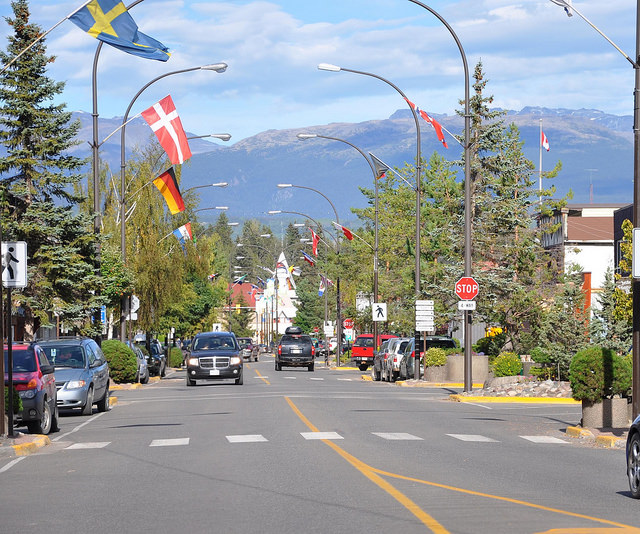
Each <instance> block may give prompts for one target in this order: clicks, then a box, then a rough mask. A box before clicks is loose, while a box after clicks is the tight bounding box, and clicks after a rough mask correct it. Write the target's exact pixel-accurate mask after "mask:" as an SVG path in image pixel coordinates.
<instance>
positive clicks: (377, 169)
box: [297, 133, 389, 349]
mask: <svg viewBox="0 0 640 534" xmlns="http://www.w3.org/2000/svg"><path fill="white" fill-rule="evenodd" d="M297 137H298V139H300V140H305V139H317V138H321V139H329V140H332V141H340V142H341V143H345V144H347V145H349V146H350V147H352V148H354V149H355V150H357V151H358V152H359V153H360V155H361V156H362V157H363V158H364V159H365V160H366V162H367V163H368V164H369V167H370V168H371V172H372V173H373V183H374V185H375V200H374V224H373V227H374V238H373V242H374V246H373V302H378V179H379V178H381V177H382V176H383V175H384V173H385V172H387V171H388V170H389V168H388V167H387V166H384V164H383V165H382V166H381V165H379V164H378V162H379V161H380V160H376V158H374V156H373V154H371V159H369V158H368V157H367V155H366V154H365V153H364V152H363V151H362V150H361V149H360V148H358V147H357V146H356V145H354V144H353V143H351V142H349V141H347V140H346V139H341V138H339V137H331V136H328V135H320V134H314V133H299V134H298V135H297ZM371 160H373V163H372V162H371ZM380 163H382V162H380ZM373 340H374V341H373V343H374V347H375V348H376V349H378V321H373Z"/></svg>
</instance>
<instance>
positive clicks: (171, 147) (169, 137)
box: [141, 95, 191, 165]
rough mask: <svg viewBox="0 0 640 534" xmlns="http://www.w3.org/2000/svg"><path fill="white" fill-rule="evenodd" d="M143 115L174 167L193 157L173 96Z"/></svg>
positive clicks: (161, 101) (147, 110) (145, 111)
mask: <svg viewBox="0 0 640 534" xmlns="http://www.w3.org/2000/svg"><path fill="white" fill-rule="evenodd" d="M141 115H142V117H143V118H144V120H145V121H147V124H148V125H149V126H151V129H152V130H153V131H154V132H155V134H156V137H157V138H158V141H160V144H161V145H162V148H164V151H165V152H166V153H167V156H169V159H170V160H171V163H172V164H173V165H178V164H180V163H184V162H185V161H187V160H188V159H189V158H190V157H191V150H190V149H189V142H188V141H187V136H186V134H185V133H184V129H183V128H182V122H180V117H179V116H178V112H177V111H176V106H175V105H174V104H173V100H172V99H171V95H168V96H165V97H164V98H163V99H162V100H160V102H158V103H156V104H154V105H153V106H151V107H150V108H148V109H145V110H144V111H143V112H142V113H141Z"/></svg>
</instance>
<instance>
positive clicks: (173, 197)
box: [153, 167, 184, 215]
mask: <svg viewBox="0 0 640 534" xmlns="http://www.w3.org/2000/svg"><path fill="white" fill-rule="evenodd" d="M153 185H155V186H156V187H157V188H158V189H159V190H160V193H162V196H163V197H164V199H165V200H166V201H167V206H168V207H169V210H170V211H171V214H172V215H175V214H176V213H180V212H181V211H184V201H183V200H182V195H181V194H180V188H179V187H178V182H176V173H175V172H174V170H173V167H169V168H168V169H167V170H166V171H164V172H163V173H162V174H161V175H160V176H158V177H157V178H156V179H155V180H154V181H153Z"/></svg>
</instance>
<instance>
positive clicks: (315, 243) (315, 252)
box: [309, 228, 320, 256]
mask: <svg viewBox="0 0 640 534" xmlns="http://www.w3.org/2000/svg"><path fill="white" fill-rule="evenodd" d="M309 230H311V239H312V242H311V249H312V251H313V255H314V256H317V255H318V241H320V236H319V235H318V234H316V233H315V232H314V231H313V228H309Z"/></svg>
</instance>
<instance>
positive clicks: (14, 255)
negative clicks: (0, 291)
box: [2, 241, 27, 288]
mask: <svg viewBox="0 0 640 534" xmlns="http://www.w3.org/2000/svg"><path fill="white" fill-rule="evenodd" d="M2 285H3V286H4V287H7V288H9V287H11V288H13V287H27V243H26V242H25V241H8V242H4V243H2Z"/></svg>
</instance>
